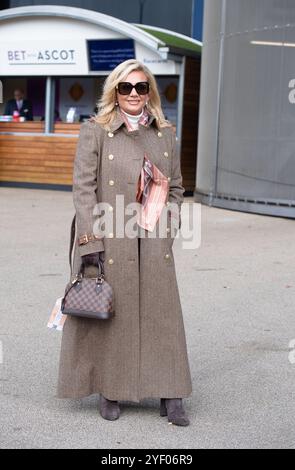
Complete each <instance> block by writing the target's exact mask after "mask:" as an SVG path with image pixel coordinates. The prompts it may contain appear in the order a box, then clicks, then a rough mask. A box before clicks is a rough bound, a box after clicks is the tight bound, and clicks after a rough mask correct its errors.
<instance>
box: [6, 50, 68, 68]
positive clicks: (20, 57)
mask: <svg viewBox="0 0 295 470" xmlns="http://www.w3.org/2000/svg"><path fill="white" fill-rule="evenodd" d="M7 54H8V61H9V63H10V64H11V65H15V64H22V65H28V64H48V63H50V62H51V63H54V64H59V63H62V64H64V63H67V64H74V63H75V49H45V50H9V51H7Z"/></svg>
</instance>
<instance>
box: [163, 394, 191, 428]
mask: <svg viewBox="0 0 295 470" xmlns="http://www.w3.org/2000/svg"><path fill="white" fill-rule="evenodd" d="M160 416H168V421H169V423H172V424H176V426H188V425H189V424H190V421H189V419H188V417H187V415H186V413H185V411H184V408H183V404H182V398H161V405H160Z"/></svg>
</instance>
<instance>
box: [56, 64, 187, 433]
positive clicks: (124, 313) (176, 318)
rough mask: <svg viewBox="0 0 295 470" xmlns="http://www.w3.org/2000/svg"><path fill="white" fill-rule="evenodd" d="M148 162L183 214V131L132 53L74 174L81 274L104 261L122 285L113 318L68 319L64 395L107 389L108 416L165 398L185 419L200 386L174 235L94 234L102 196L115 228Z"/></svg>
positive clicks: (84, 128)
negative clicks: (120, 203) (179, 138)
mask: <svg viewBox="0 0 295 470" xmlns="http://www.w3.org/2000/svg"><path fill="white" fill-rule="evenodd" d="M147 162H148V164H150V168H152V167H153V165H154V169H155V168H156V170H157V171H158V172H161V174H163V175H164V179H165V180H166V181H168V184H167V188H168V190H167V197H166V200H165V203H166V205H169V203H170V205H171V203H176V204H177V207H178V210H179V213H180V207H181V204H182V202H183V193H184V188H183V187H182V176H181V170H180V158H179V156H178V154H177V152H176V140H175V134H174V131H173V129H172V126H171V124H169V122H167V121H166V120H165V118H164V115H163V112H162V110H161V102H160V97H159V92H158V90H157V85H156V81H155V78H154V76H153V75H152V73H151V72H150V70H149V69H148V68H147V67H145V66H144V65H142V64H141V63H140V62H138V61H136V60H128V61H125V62H123V63H121V64H120V65H118V66H117V67H116V68H115V69H114V70H113V71H112V72H111V74H110V75H109V76H108V78H107V79H106V82H105V85H104V91H103V96H102V98H101V100H100V102H99V106H98V114H97V115H96V116H95V117H94V118H92V119H91V120H89V121H87V122H86V123H83V124H82V125H81V131H80V137H79V142H78V146H77V152H76V159H75V164H74V179H73V199H74V205H75V209H76V221H77V222H76V223H77V240H76V243H75V250H74V260H73V264H74V268H73V272H74V273H77V272H78V271H79V269H80V267H81V265H82V264H83V265H84V266H85V275H90V274H89V273H90V272H91V270H92V269H95V268H94V267H95V266H97V263H98V262H99V259H101V260H103V262H104V272H105V278H106V280H107V281H108V282H109V283H110V285H111V286H112V287H113V290H114V295H115V316H114V317H113V318H112V319H111V320H107V321H99V320H92V319H91V320H90V319H82V318H77V317H76V318H74V317H68V318H67V320H66V322H65V325H64V330H63V338H62V347H61V357H60V369H59V381H58V396H59V397H60V398H82V397H84V396H88V395H91V394H94V393H100V401H99V408H100V413H101V415H102V417H103V418H105V419H108V420H114V419H117V418H119V416H120V406H119V401H120V400H126V401H135V402H138V403H139V402H140V400H141V399H144V398H148V397H149V398H161V407H160V414H161V416H168V421H169V422H170V423H173V424H176V425H180V426H186V425H188V424H189V419H188V417H187V415H186V412H185V410H184V408H183V402H182V398H184V397H188V396H189V395H190V394H191V392H192V383H191V376H190V369H189V362H188V357H187V347H186V339H185V331H184V325H183V318H182V310H181V304H180V298H179V292H178V286H177V279H176V273H175V265H174V257H173V252H172V244H173V241H174V236H173V235H172V234H171V230H170V231H169V228H167V233H168V236H166V237H164V238H163V237H154V238H151V237H147V236H138V237H133V238H130V237H127V236H123V237H122V236H121V237H120V236H117V233H115V232H116V229H114V230H113V232H111V233H109V234H106V235H105V236H104V237H103V238H95V237H94V232H93V230H94V228H93V227H94V225H95V222H97V213H96V212H94V213H93V210H94V208H95V206H96V205H97V203H98V202H106V203H108V204H109V205H110V207H109V210H110V211H111V213H112V215H113V216H114V217H113V220H114V226H115V228H116V217H115V216H116V212H117V211H118V210H119V208H118V207H116V196H117V195H123V196H124V204H125V207H126V206H127V205H128V204H130V203H134V202H136V200H140V198H138V196H139V194H140V187H141V183H142V182H143V180H142V179H141V178H144V177H145V176H144V175H145V174H144V173H143V167H144V163H147ZM142 197H143V196H142ZM141 201H142V199H141ZM172 205H173V204H172ZM163 217H166V218H167V212H166V216H165V211H162V212H161V215H160V217H159V218H158V220H157V224H156V228H157V227H158V225H159V224H160V222H161V220H162V218H163ZM169 220H170V218H169ZM127 221H128V217H127V215H125V223H126V222H127ZM179 227H180V222H179V226H178V227H177V228H179ZM143 232H146V233H147V232H148V230H143ZM146 233H145V235H146ZM85 235H88V238H87V237H85ZM86 240H87V241H86ZM85 241H86V242H85ZM87 270H88V271H87ZM87 273H88V274H87Z"/></svg>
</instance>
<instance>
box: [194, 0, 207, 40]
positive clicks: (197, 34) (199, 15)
mask: <svg viewBox="0 0 295 470" xmlns="http://www.w3.org/2000/svg"><path fill="white" fill-rule="evenodd" d="M203 16H204V0H193V18H192V21H193V23H192V37H193V38H194V39H198V41H202V40H203Z"/></svg>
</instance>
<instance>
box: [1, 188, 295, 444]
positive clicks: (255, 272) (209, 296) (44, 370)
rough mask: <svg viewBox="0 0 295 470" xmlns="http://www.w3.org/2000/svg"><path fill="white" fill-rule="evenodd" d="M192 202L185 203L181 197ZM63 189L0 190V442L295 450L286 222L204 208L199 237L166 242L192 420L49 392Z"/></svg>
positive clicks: (294, 230) (62, 269) (65, 220)
mask: <svg viewBox="0 0 295 470" xmlns="http://www.w3.org/2000/svg"><path fill="white" fill-rule="evenodd" d="M191 200H192V199H191ZM72 215H73V205H72V195H71V193H67V192H61V191H49V190H32V189H21V188H0V227H1V230H0V243H1V245H0V246H1V249H0V261H1V275H0V278H1V279H0V280H1V282H0V293H1V303H0V340H1V343H2V349H3V363H2V364H0V448H105V449H107V448H108V449H112V448H118V449H120V448H122V449H124V448H147V449H154V448H163V449H164V448H167V449H170V448H183V449H189V448H194V449H197V448H240V449H241V448H295V430H294V417H295V364H291V363H290V361H289V359H288V357H289V353H290V350H289V343H290V341H291V340H292V339H295V308H294V306H295V223H294V221H292V220H286V219H281V218H272V217H264V216H258V215H251V214H243V213H238V212H231V211H226V210H221V209H215V208H208V207H205V206H203V207H202V244H201V247H200V248H199V249H198V250H195V251H192V250H190V251H187V250H182V249H181V247H180V240H176V241H175V243H174V255H175V261H176V265H177V269H178V271H177V272H178V281H179V288H180V295H181V300H182V305H183V314H184V321H185V327H186V333H187V343H188V351H189V360H190V365H191V372H192V377H193V387H194V392H193V395H192V396H191V397H190V398H189V399H186V400H185V405H186V409H187V412H188V414H189V416H190V419H191V425H190V426H189V427H187V428H178V427H176V426H169V425H168V423H167V419H166V418H161V417H160V416H159V402H158V400H145V401H143V402H142V403H141V404H140V405H139V406H138V405H137V404H134V403H128V402H123V403H122V405H121V408H122V415H121V418H120V419H119V420H118V421H116V422H106V421H104V420H103V419H102V418H101V417H100V415H99V413H98V411H97V396H92V397H88V398H85V399H83V400H59V399H57V398H55V392H56V390H55V387H56V379H57V370H58V359H59V346H60V338H61V334H60V333H59V332H57V331H53V330H49V329H47V327H46V324H47V320H48V316H49V312H50V310H51V308H52V306H53V304H54V302H55V299H56V298H57V297H59V296H61V295H62V294H63V289H64V286H65V283H66V282H67V280H68V274H69V271H68V264H67V263H68V258H67V256H68V243H69V226H70V222H71V218H72Z"/></svg>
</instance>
